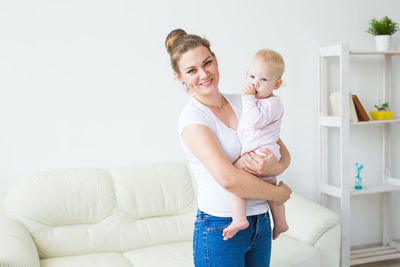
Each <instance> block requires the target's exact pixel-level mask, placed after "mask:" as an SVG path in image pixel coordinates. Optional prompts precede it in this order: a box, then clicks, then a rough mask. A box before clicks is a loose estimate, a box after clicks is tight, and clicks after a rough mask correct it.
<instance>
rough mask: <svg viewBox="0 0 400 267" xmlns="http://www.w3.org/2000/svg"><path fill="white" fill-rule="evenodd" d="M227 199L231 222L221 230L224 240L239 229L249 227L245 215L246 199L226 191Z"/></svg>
mask: <svg viewBox="0 0 400 267" xmlns="http://www.w3.org/2000/svg"><path fill="white" fill-rule="evenodd" d="M228 200H229V206H230V208H231V212H232V223H231V224H230V225H229V226H228V227H226V228H225V229H224V231H223V232H222V236H223V237H224V240H228V239H229V238H232V237H233V236H234V235H235V234H236V233H237V232H239V231H240V230H243V229H246V228H247V227H249V222H248V221H247V217H246V199H244V198H241V197H238V196H237V195H235V194H232V193H231V192H228Z"/></svg>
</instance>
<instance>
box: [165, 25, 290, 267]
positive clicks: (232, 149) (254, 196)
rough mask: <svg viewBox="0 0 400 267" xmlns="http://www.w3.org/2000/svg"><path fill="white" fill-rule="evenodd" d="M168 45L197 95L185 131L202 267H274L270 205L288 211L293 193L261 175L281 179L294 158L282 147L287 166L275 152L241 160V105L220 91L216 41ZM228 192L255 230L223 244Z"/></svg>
mask: <svg viewBox="0 0 400 267" xmlns="http://www.w3.org/2000/svg"><path fill="white" fill-rule="evenodd" d="M165 46H166V48H167V51H168V53H169V54H170V57H171V65H172V68H173V70H174V75H175V77H176V78H177V79H178V80H179V81H180V82H182V83H184V84H186V87H187V88H188V90H189V91H190V92H191V94H192V98H191V99H189V101H188V103H187V105H186V106H185V108H184V109H183V111H182V113H181V115H180V118H179V128H180V129H179V130H180V135H181V141H182V145H183V148H184V151H185V153H186V155H187V157H188V159H189V163H190V165H191V168H192V171H193V174H194V176H195V178H196V181H197V185H198V206H199V211H198V213H197V218H196V222H195V231H194V236H193V257H194V262H195V265H196V266H218V267H221V266H229V267H236V266H238V267H239V266H242V267H243V266H246V267H249V266H260V267H261V266H262V267H265V266H269V262H270V255H271V227H270V221H269V214H268V204H267V200H269V201H276V202H278V203H280V204H283V203H284V202H285V201H286V200H288V199H289V196H290V193H291V190H290V188H289V187H287V186H286V185H284V184H283V183H280V184H279V185H278V186H275V185H271V184H269V183H266V182H264V181H262V180H261V179H259V178H257V177H256V176H254V175H258V176H276V175H279V174H280V173H282V172H283V171H284V170H285V169H286V168H287V167H288V165H289V162H290V155H289V152H288V151H287V149H286V147H285V145H284V144H283V143H282V141H280V140H279V141H278V143H279V145H280V147H281V149H280V152H281V160H280V161H279V162H276V158H275V157H274V155H273V154H272V153H269V151H268V150H265V151H264V152H265V154H268V155H269V156H268V157H266V158H261V157H260V156H258V155H256V154H255V153H250V154H247V155H245V156H243V157H242V158H240V159H238V158H239V156H240V149H241V145H240V143H239V141H238V138H237V135H236V128H237V125H238V117H239V116H240V113H241V98H240V95H229V94H221V93H220V92H219V88H218V83H219V71H218V62H217V58H216V56H215V54H214V53H213V52H212V51H211V49H210V44H209V42H208V41H207V40H206V39H204V38H202V37H200V36H197V35H192V34H186V32H185V31H183V30H181V29H177V30H174V31H172V32H171V33H170V34H169V35H168V36H167V39H166V42H165ZM233 164H234V165H233ZM253 174H254V175H253ZM226 190H227V191H230V192H232V193H234V194H236V195H238V196H240V197H242V198H246V199H248V201H247V206H246V214H247V216H248V221H249V223H250V225H249V227H248V228H247V229H245V230H242V231H240V232H239V233H238V234H236V236H235V237H234V238H232V239H229V240H228V241H224V240H223V237H222V230H223V229H224V228H225V227H226V226H228V225H229V224H230V223H231V221H232V218H231V213H230V209H229V204H228V200H227V194H226Z"/></svg>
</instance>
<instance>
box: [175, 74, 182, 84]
mask: <svg viewBox="0 0 400 267" xmlns="http://www.w3.org/2000/svg"><path fill="white" fill-rule="evenodd" d="M174 76H175V79H177V80H178V81H179V82H182V75H180V74H178V73H176V72H174Z"/></svg>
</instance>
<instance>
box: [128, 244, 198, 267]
mask: <svg viewBox="0 0 400 267" xmlns="http://www.w3.org/2000/svg"><path fill="white" fill-rule="evenodd" d="M124 256H125V257H126V258H128V259H129V261H130V262H131V263H132V265H133V266H135V267H150V266H163V267H192V266H194V264H193V251H192V241H187V242H180V243H173V244H167V245H160V246H153V247H148V248H142V249H135V250H131V251H128V252H125V253H124Z"/></svg>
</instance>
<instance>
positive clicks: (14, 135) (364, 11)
mask: <svg viewBox="0 0 400 267" xmlns="http://www.w3.org/2000/svg"><path fill="white" fill-rule="evenodd" d="M398 10H400V2H399V1H396V0H385V1H373V0H358V1H355V0H353V1H348V0H339V1H320V0H303V1H298V0H293V1H227V0H223V1H211V0H205V1H191V0H186V1H178V0H169V1H161V0H159V1H123V0H113V1H104V0H102V1H98V0H96V1H94V0H92V1H90V0H79V1H77V0H68V1H66V0H64V1H61V0H59V1H50V0H36V1H28V0H13V1H1V2H0V127H1V128H0V162H1V164H0V196H2V195H4V194H5V192H6V190H7V186H8V185H9V184H10V183H11V182H13V181H14V180H16V179H19V178H20V177H22V176H25V175H29V174H32V173H35V172H39V171H43V170H49V169H55V168H66V167H108V166H117V165H124V164H130V163H136V162H154V161H170V160H171V161H178V160H183V159H184V156H183V154H182V151H181V148H180V144H179V142H178V136H177V116H178V113H179V111H180V109H181V108H182V107H183V105H184V104H185V101H186V99H187V95H186V93H185V91H184V89H183V88H182V87H181V86H180V85H179V84H178V82H177V81H175V80H174V79H173V75H172V71H171V69H170V67H169V58H168V55H167V53H166V52H165V49H164V40H165V37H166V35H167V34H168V33H169V31H170V30H172V29H174V28H177V27H181V28H183V29H185V30H187V31H188V32H190V33H196V34H200V35H204V36H206V37H207V38H208V39H209V40H210V41H211V43H212V48H213V49H214V52H215V53H216V55H217V57H218V59H219V66H220V70H221V82H220V89H221V91H223V92H239V90H240V89H241V88H242V86H243V84H244V73H245V70H246V68H247V66H248V63H249V60H250V57H251V56H252V54H253V53H255V52H256V51H257V50H258V49H260V48H264V47H269V48H273V49H276V50H278V51H279V52H281V54H282V55H283V56H284V58H285V61H286V65H287V70H286V74H285V76H284V79H285V83H286V86H285V87H283V88H282V89H281V90H280V91H281V93H280V95H281V97H282V99H283V102H284V105H285V111H286V113H285V118H284V123H283V128H282V138H283V140H284V141H285V143H286V144H287V146H288V147H289V149H290V151H291V154H292V158H293V161H292V164H291V166H290V168H289V169H288V170H287V171H286V173H285V174H284V175H283V176H282V177H283V178H284V180H285V181H286V182H287V183H288V184H289V185H290V186H291V187H292V188H293V189H294V190H295V191H297V192H299V193H301V194H303V195H305V196H306V197H308V198H309V199H311V200H314V201H317V200H318V193H317V184H318V179H317V171H318V165H317V145H318V144H317V129H318V128H317V115H316V112H317V78H318V77H317V61H318V52H317V51H318V47H319V46H321V45H331V44H336V43H339V42H341V41H346V42H349V43H350V46H351V48H354V49H373V48H374V41H373V37H372V36H370V35H369V34H367V33H366V29H367V28H368V21H369V20H370V19H371V18H373V17H376V18H381V17H383V16H385V15H388V16H389V17H391V18H392V19H394V20H395V21H397V22H400V13H399V12H398ZM393 43H394V45H395V46H400V34H397V35H394V39H393ZM378 64H379V62H378ZM393 64H394V67H395V72H394V76H395V77H393V87H394V89H395V90H394V94H393V98H395V99H397V100H400V96H399V95H400V93H399V90H400V86H399V84H400V81H399V75H398V74H399V73H400V69H399V67H400V64H399V59H398V58H396V59H395V60H394V63H393ZM364 65H365V64H363V63H362V62H361V63H360V64H358V65H357V64H355V65H354V67H353V69H354V71H356V72H357V71H358V69H360V68H362V67H363V66H364ZM396 67H397V68H396ZM378 71H379V69H378ZM370 73H375V72H374V71H373V70H370ZM396 75H397V76H396ZM366 76H367V77H370V76H371V75H368V74H367V75H366ZM378 76H379V75H377V78H376V81H375V80H374V81H373V82H372V83H373V85H371V83H370V81H371V78H369V79H366V80H364V79H363V78H360V79H358V80H356V81H355V84H357V85H355V87H356V88H357V89H356V90H359V91H357V93H358V94H359V96H361V99H362V100H364V102H365V104H366V105H367V106H368V108H369V107H370V106H371V105H372V104H373V103H374V102H375V101H376V99H375V98H372V97H371V96H374V94H373V93H371V92H370V91H368V92H366V93H365V94H364V92H362V89H363V88H366V89H367V90H375V89H377V88H379V85H380V82H381V78H379V77H378ZM396 91H397V92H396ZM368 97H370V98H368ZM397 103H400V101H397ZM395 111H397V112H400V106H398V107H397V108H396V109H395ZM396 127H397V128H396ZM394 128H395V129H394V132H395V134H394V135H393V139H395V140H394V141H395V142H394V143H395V146H394V147H393V151H394V152H393V154H395V162H393V165H394V166H393V167H394V173H393V175H395V174H397V176H398V177H400V170H399V167H398V166H396V163H397V165H398V163H399V159H400V155H399V152H397V151H399V148H400V144H399V137H398V136H399V134H398V133H399V126H398V125H397V126H395V127H394ZM357 131H358V133H359V134H360V136H361V137H362V138H364V139H366V140H368V138H370V135H371V134H373V133H371V131H370V130H366V131H364V130H357ZM373 131H375V132H377V133H376V135H379V131H377V130H373ZM373 131H372V132H373ZM396 134H397V135H396ZM372 138H375V137H372ZM361 146H362V144H361ZM371 149H372V150H371V151H369V152H368V153H362V154H360V153H358V154H357V153H356V152H355V153H353V155H354V156H352V157H353V158H354V161H357V160H358V158H357V157H358V156H359V155H362V157H363V158H362V159H363V160H365V161H366V162H367V163H366V167H367V168H366V170H365V176H368V170H367V169H368V167H370V168H371V169H374V170H375V168H377V167H376V166H375V164H374V162H373V161H372V158H373V156H372V155H375V154H377V153H379V151H380V150H379V147H377V146H372V148H371ZM394 200H395V201H396V202H397V203H398V202H399V200H400V199H399V196H398V195H395V196H394ZM360 201H362V202H363V203H359V202H360ZM379 201H380V200H379V198H377V199H376V198H375V199H372V200H370V199H362V200H356V202H355V203H354V205H355V207H357V210H362V211H363V212H365V213H366V215H365V216H360V218H358V219H355V220H354V226H353V229H354V236H353V244H355V245H356V244H360V243H363V242H369V243H373V242H378V241H379V238H380V233H379V230H378V229H377V230H376V231H375V230H374V231H371V230H369V233H368V234H367V235H366V234H365V232H364V233H362V232H360V231H359V230H358V229H363V230H365V229H366V228H367V226H366V223H365V222H366V221H367V220H368V221H373V222H376V223H375V224H376V227H377V228H378V227H379V220H377V219H376V218H375V217H379V216H380V214H379V209H378V208H377V207H376V206H377V204H376V203H377V202H379ZM394 206H395V208H394V210H393V212H394V215H395V220H394V223H395V224H397V225H400V223H399V222H400V209H399V208H398V207H396V205H394ZM370 207H372V210H371V209H370ZM360 226H361V227H360ZM394 232H395V234H396V236H397V237H399V236H400V229H398V227H397V228H396V227H394Z"/></svg>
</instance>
